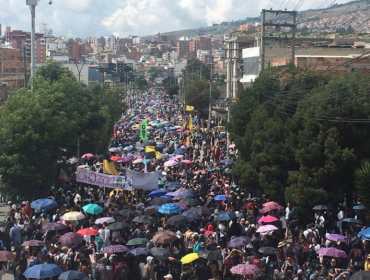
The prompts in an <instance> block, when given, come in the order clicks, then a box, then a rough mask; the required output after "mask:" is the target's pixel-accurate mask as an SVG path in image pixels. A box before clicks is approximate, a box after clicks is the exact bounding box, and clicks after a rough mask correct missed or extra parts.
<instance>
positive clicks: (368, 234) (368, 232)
mask: <svg viewBox="0 0 370 280" xmlns="http://www.w3.org/2000/svg"><path fill="white" fill-rule="evenodd" d="M357 236H358V237H361V238H362V239H363V240H370V227H368V228H365V229H364V230H361V231H360V232H359V233H358V235H357Z"/></svg>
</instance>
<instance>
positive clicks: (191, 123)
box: [189, 115, 193, 133]
mask: <svg viewBox="0 0 370 280" xmlns="http://www.w3.org/2000/svg"><path fill="white" fill-rule="evenodd" d="M189 130H190V132H191V133H193V118H192V117H191V115H190V117H189Z"/></svg>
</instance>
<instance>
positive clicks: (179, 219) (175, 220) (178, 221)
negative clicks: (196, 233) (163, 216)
mask: <svg viewBox="0 0 370 280" xmlns="http://www.w3.org/2000/svg"><path fill="white" fill-rule="evenodd" d="M187 222H188V219H187V218H186V217H185V216H181V215H176V216H172V217H171V218H169V219H168V220H167V224H169V225H173V226H181V225H184V224H185V223H187Z"/></svg>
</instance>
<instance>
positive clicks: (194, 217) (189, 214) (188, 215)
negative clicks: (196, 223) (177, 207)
mask: <svg viewBox="0 0 370 280" xmlns="http://www.w3.org/2000/svg"><path fill="white" fill-rule="evenodd" d="M181 215H182V216H185V217H186V218H188V220H201V219H202V217H201V216H199V214H198V213H195V212H191V211H185V212H184V213H182V214H181Z"/></svg>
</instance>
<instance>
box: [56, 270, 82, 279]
mask: <svg viewBox="0 0 370 280" xmlns="http://www.w3.org/2000/svg"><path fill="white" fill-rule="evenodd" d="M85 277H87V275H86V274H85V273H84V272H82V271H78V270H68V271H64V272H63V273H62V274H60V275H59V277H58V280H77V279H84V278H85Z"/></svg>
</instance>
